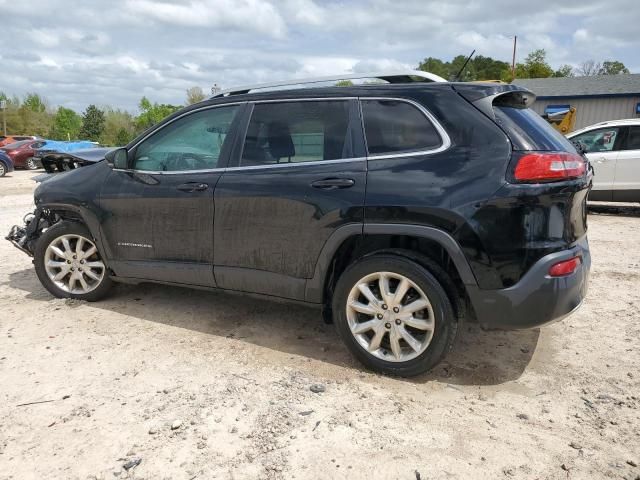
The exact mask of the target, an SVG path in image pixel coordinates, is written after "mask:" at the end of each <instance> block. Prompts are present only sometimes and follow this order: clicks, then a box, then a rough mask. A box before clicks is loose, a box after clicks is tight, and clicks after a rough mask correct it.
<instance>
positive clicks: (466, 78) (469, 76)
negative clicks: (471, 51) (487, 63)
mask: <svg viewBox="0 0 640 480" xmlns="http://www.w3.org/2000/svg"><path fill="white" fill-rule="evenodd" d="M466 61H467V55H456V56H455V57H453V59H452V60H451V62H450V63H449V78H450V79H451V80H458V81H461V82H473V81H474V80H476V79H477V78H476V69H475V64H474V63H473V60H469V63H467V66H466V67H464V70H462V66H463V65H464V62H466ZM458 74H459V75H460V77H459V78H458V77H457V75H458ZM445 78H447V77H445Z"/></svg>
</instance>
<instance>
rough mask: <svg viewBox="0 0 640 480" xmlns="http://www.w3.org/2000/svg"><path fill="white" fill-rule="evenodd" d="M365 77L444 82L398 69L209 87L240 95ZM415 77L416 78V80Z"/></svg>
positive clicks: (220, 93)
mask: <svg viewBox="0 0 640 480" xmlns="http://www.w3.org/2000/svg"><path fill="white" fill-rule="evenodd" d="M365 78H377V79H379V80H384V81H386V82H388V83H411V82H446V80H445V79H444V78H442V77H439V76H438V75H436V74H434V73H429V72H423V71H421V70H398V71H386V72H369V73H347V74H342V75H331V76H328V77H316V78H298V79H292V80H286V81H281V82H270V83H260V84H257V85H246V86H243V87H234V88H228V89H226V90H219V89H218V87H217V86H214V87H212V88H211V93H212V94H213V97H212V98H216V97H225V96H228V95H240V94H243V93H249V92H250V91H251V90H261V89H268V88H278V87H287V86H294V85H310V84H314V83H324V82H338V81H340V80H362V79H365ZM416 79H417V80H416Z"/></svg>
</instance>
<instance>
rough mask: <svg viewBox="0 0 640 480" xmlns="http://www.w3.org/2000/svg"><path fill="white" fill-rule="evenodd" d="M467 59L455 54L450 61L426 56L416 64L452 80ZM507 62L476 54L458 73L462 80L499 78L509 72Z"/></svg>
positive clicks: (420, 67)
mask: <svg viewBox="0 0 640 480" xmlns="http://www.w3.org/2000/svg"><path fill="white" fill-rule="evenodd" d="M466 60H467V56H466V55H457V56H456V57H454V58H453V59H452V60H451V61H450V62H443V61H442V60H440V59H439V58H434V57H427V58H425V59H424V60H423V61H422V62H420V64H419V65H418V70H422V71H425V72H431V73H435V74H436V75H439V76H441V77H442V78H444V79H446V80H453V79H454V78H455V77H456V75H458V73H460V70H461V69H462V66H463V65H464V62H465V61H466ZM509 69H510V67H509V64H508V63H507V62H503V61H501V60H495V59H493V58H491V57H484V56H482V55H478V56H476V57H473V58H472V59H471V60H469V63H467V66H466V67H465V69H464V70H463V71H462V73H461V74H460V78H459V80H460V81H462V82H472V81H475V80H500V79H502V78H503V77H504V76H505V74H508V73H509V71H510V70H509Z"/></svg>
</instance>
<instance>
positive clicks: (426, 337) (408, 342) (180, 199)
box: [7, 72, 592, 376]
mask: <svg viewBox="0 0 640 480" xmlns="http://www.w3.org/2000/svg"><path fill="white" fill-rule="evenodd" d="M420 75H421V77H420ZM371 76H373V75H371ZM432 77H433V76H432ZM380 78H384V79H385V80H386V81H387V82H388V83H385V84H381V83H377V84H368V85H355V86H348V87H318V86H315V87H314V88H309V86H308V85H307V86H306V87H304V88H293V89H292V88H289V89H287V90H283V89H282V88H280V89H277V90H271V91H264V89H263V90H262V91H257V90H254V89H250V88H244V89H236V90H233V91H229V92H222V93H219V94H218V95H215V96H214V97H212V98H211V99H209V100H206V101H204V102H202V103H199V104H196V105H192V106H189V107H187V108H184V109H182V110H181V111H179V112H177V113H175V114H173V115H171V116H170V117H168V118H166V119H165V120H164V121H163V122H161V123H160V124H159V125H156V126H155V127H152V128H151V129H150V130H148V131H147V132H145V133H143V134H142V135H141V136H139V137H138V138H136V139H135V140H133V141H132V142H131V143H130V144H129V145H127V146H126V147H124V148H120V149H115V150H113V151H111V152H109V153H108V154H107V155H106V159H105V161H101V162H97V163H95V164H91V165H89V166H86V167H82V168H77V169H75V170H73V171H70V172H65V173H60V174H56V175H51V176H50V177H51V178H50V179H48V180H47V181H45V182H43V183H42V184H41V185H40V186H39V187H38V188H37V189H36V191H35V204H36V210H35V212H34V213H33V214H29V215H28V216H27V217H26V224H25V225H24V226H21V227H20V226H15V227H13V229H12V230H11V232H10V234H9V236H8V237H7V238H8V239H9V240H10V241H12V242H13V243H14V245H16V246H17V247H18V248H20V249H21V250H23V251H24V252H26V253H27V254H29V255H32V256H33V257H34V265H35V271H36V274H37V275H38V278H39V279H40V281H41V282H42V284H43V285H44V287H45V288H46V289H47V290H48V291H49V292H51V294H53V295H54V296H56V297H67V298H76V299H83V300H88V301H95V300H99V299H100V298H102V297H104V296H105V294H107V292H108V290H109V288H110V287H111V286H112V283H113V282H114V281H115V282H125V283H138V282H157V283H164V284H172V285H181V286H192V287H198V288H211V289H214V288H215V289H222V290H233V291H240V292H246V293H249V294H259V295H264V296H269V297H277V298H280V299H286V300H289V301H297V302H304V303H307V304H314V305H317V306H318V307H320V308H321V309H322V311H323V314H324V316H325V319H327V321H332V322H333V323H335V326H336V328H337V331H338V333H339V335H340V336H341V338H342V339H343V341H344V342H345V343H346V345H347V347H348V348H349V349H350V350H351V352H352V353H353V354H354V355H355V356H356V357H357V358H358V359H360V360H361V361H362V362H363V363H364V364H365V365H366V366H367V367H369V368H372V369H375V370H378V371H381V372H384V373H390V374H396V375H404V376H410V375H416V374H419V373H421V372H424V371H426V370H428V369H430V368H432V367H433V366H434V365H435V364H436V363H437V362H438V361H440V360H441V359H442V358H443V356H444V355H445V354H446V352H447V351H448V350H449V349H450V348H451V346H452V343H453V341H454V338H455V335H456V331H457V330H458V326H459V324H460V322H461V321H462V320H463V318H468V319H471V320H475V321H477V322H479V323H480V324H481V325H483V326H485V327H499V328H530V327H536V326H539V325H543V324H545V323H548V322H551V321H554V320H557V319H560V318H562V317H564V316H566V315H567V314H569V313H570V312H572V311H573V310H574V309H576V308H577V307H578V306H579V305H580V304H581V302H582V300H583V298H584V296H585V294H586V288H587V277H588V273H589V267H590V255H589V247H588V242H587V236H586V233H587V217H586V198H587V194H588V192H589V188H590V186H591V180H592V173H591V169H590V167H589V164H588V161H587V160H586V158H585V157H584V156H583V155H581V154H580V153H578V152H577V151H576V149H575V148H574V146H573V145H572V144H571V143H570V142H569V141H568V140H566V139H565V138H564V137H562V136H561V135H560V134H559V133H557V132H556V131H555V130H553V129H552V128H551V127H550V126H549V125H548V124H547V123H546V122H545V121H544V120H543V119H542V118H541V117H539V116H538V115H537V114H535V113H534V112H533V111H532V110H531V109H529V108H528V106H529V105H530V104H531V103H532V102H533V100H534V98H535V97H534V95H533V94H532V93H531V92H529V91H527V90H525V89H523V88H520V87H518V86H515V85H500V84H491V83H487V84H480V83H449V82H443V81H438V79H437V78H435V79H434V78H429V76H428V75H424V74H421V73H417V72H411V73H410V74H407V75H398V76H387V77H384V76H380ZM415 78H418V79H419V80H421V81H419V82H416V81H411V80H413V79H415ZM434 80H436V81H434ZM292 83H295V84H297V83H301V82H297V81H295V82H292ZM302 83H303V82H302ZM277 86H279V87H282V86H281V85H277Z"/></svg>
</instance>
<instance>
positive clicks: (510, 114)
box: [493, 105, 576, 152]
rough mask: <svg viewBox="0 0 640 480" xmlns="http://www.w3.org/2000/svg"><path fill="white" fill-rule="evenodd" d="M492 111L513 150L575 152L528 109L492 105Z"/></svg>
mask: <svg viewBox="0 0 640 480" xmlns="http://www.w3.org/2000/svg"><path fill="white" fill-rule="evenodd" d="M493 111H494V113H495V115H496V121H497V122H498V125H500V126H501V127H502V129H503V130H504V131H505V132H506V133H507V135H508V136H509V139H510V140H511V143H512V144H513V148H514V150H551V151H560V152H575V151H576V149H575V148H574V146H573V144H572V143H571V142H570V141H569V140H567V139H566V138H565V137H564V136H563V135H562V134H561V133H560V132H558V131H557V130H555V129H554V128H553V127H552V126H551V125H549V123H548V122H547V121H546V120H545V119H544V118H542V117H541V116H540V115H538V114H537V113H536V112H534V111H533V110H531V109H530V108H518V107H511V106H502V105H494V107H493Z"/></svg>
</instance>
